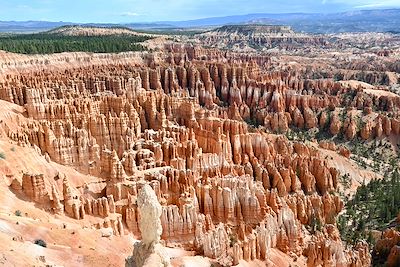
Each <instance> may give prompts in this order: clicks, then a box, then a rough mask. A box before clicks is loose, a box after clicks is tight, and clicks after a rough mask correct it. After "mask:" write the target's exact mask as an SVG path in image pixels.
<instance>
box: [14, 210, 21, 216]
mask: <svg viewBox="0 0 400 267" xmlns="http://www.w3.org/2000/svg"><path fill="white" fill-rule="evenodd" d="M14 214H15V216H18V217H21V216H22V212H21V211H20V210H16V211H15V213H14Z"/></svg>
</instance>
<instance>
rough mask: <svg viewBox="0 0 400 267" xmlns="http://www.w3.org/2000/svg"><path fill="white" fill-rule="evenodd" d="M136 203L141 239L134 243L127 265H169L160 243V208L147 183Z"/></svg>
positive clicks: (139, 266)
mask: <svg viewBox="0 0 400 267" xmlns="http://www.w3.org/2000/svg"><path fill="white" fill-rule="evenodd" d="M137 205H138V210H139V213H140V217H139V229H140V232H141V234H142V241H141V242H137V243H136V244H135V245H134V249H133V255H132V257H131V259H128V260H127V266H136V267H142V266H147V267H153V266H154V267H157V266H171V264H170V259H169V257H168V254H167V253H166V251H165V248H164V247H163V246H162V245H161V244H160V237H161V234H162V226H161V220H160V216H161V212H162V208H161V205H160V203H159V202H158V200H157V196H156V194H155V192H154V190H153V189H152V188H151V187H150V186H149V185H147V184H145V185H144V186H143V187H142V189H141V190H140V192H139V195H138V199H137Z"/></svg>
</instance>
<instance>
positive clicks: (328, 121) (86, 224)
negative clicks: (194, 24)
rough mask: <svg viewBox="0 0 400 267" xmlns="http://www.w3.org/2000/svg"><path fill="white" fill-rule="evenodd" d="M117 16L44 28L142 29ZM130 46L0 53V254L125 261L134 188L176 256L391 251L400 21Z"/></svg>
mask: <svg viewBox="0 0 400 267" xmlns="http://www.w3.org/2000/svg"><path fill="white" fill-rule="evenodd" d="M115 31H116V32H113V31H111V32H109V31H108V30H106V29H104V28H102V29H94V28H82V27H77V28H74V27H72V28H62V29H58V30H55V31H54V32H53V33H51V34H59V35H63V34H65V35H67V36H75V35H83V36H91V35H113V34H118V35H123V34H126V35H136V34H138V35H140V36H146V34H145V33H137V32H134V31H129V30H127V29H118V30H115ZM143 47H145V48H146V49H145V51H140V52H121V53H85V52H66V53H57V54H45V55H24V54H15V53H10V52H6V51H0V66H1V67H0V264H1V265H4V266H124V265H126V266H132V265H131V264H132V262H130V259H133V262H134V261H135V259H134V258H135V255H137V253H136V254H135V252H134V247H135V249H136V245H137V244H140V242H141V240H144V239H146V237H148V236H149V235H153V232H147V233H141V230H140V229H144V228H143V227H145V225H143V223H142V224H141V219H142V218H145V217H146V216H147V215H148V214H143V210H141V209H140V208H139V207H138V206H139V202H140V201H141V200H140V199H139V195H140V192H141V191H143V190H142V189H143V188H144V187H146V186H147V185H150V187H151V188H152V191H154V193H155V196H156V199H157V202H158V203H159V204H160V205H161V206H160V210H159V211H160V214H161V215H160V216H159V224H160V226H161V228H162V233H161V234H159V236H157V234H156V237H155V239H154V240H155V241H154V242H155V243H157V244H156V245H157V246H159V247H160V248H161V247H162V249H163V250H165V252H166V254H167V256H168V258H169V262H170V264H171V265H172V266H279V267H281V266H282V267H283V266H354V267H356V266H357V267H358V266H360V267H361V266H371V265H376V266H378V264H387V266H398V265H397V264H400V233H399V230H400V227H399V225H400V212H399V208H400V178H399V176H398V170H399V167H400V156H399V155H400V151H399V150H400V112H399V110H400V35H396V34H391V33H348V34H327V35H311V34H305V33H296V32H294V31H293V30H291V29H290V28H289V27H271V26H268V27H267V26H254V25H249V26H226V27H222V28H218V29H215V30H210V31H207V32H204V33H199V34H194V35H156V34H151V35H149V40H146V41H144V42H143ZM375 184H376V185H375ZM374 185H375V186H374ZM368 186H370V187H368ZM365 188H369V189H371V190H373V189H374V188H380V189H379V190H380V191H384V192H385V193H384V194H385V196H381V195H379V201H382V202H378V200H377V201H375V198H377V196H378V193H375V191H369V193H368V192H367V193H365V192H364V191H365ZM382 188H383V189H382ZM363 190H364V191H363ZM382 198H384V200H382ZM371 199H373V200H371ZM384 201H386V202H384ZM374 203H384V204H382V205H384V206H385V207H386V204H385V203H388V204H387V208H386V209H385V210H381V209H380V208H377V207H375V206H374ZM150 204H151V203H150ZM382 205H381V206H382ZM363 209H364V210H363ZM369 210H371V212H369ZM372 210H374V211H372ZM149 212H150V211H149ZM145 215H146V216H145ZM366 216H367V217H366ZM368 216H369V217H368ZM156 221H158V218H157V220H156ZM149 224H150V226H151V225H153V224H154V227H153V228H151V227H150V229H156V228H157V229H158V228H159V227H158V224H157V223H156V222H154V223H153V222H151V223H149ZM155 231H156V230H155ZM143 237H145V238H143ZM135 244H136V245H135ZM153 245H154V244H152V246H153ZM146 253H147V252H146ZM151 253H153V254H154V253H156V252H154V251H150V252H149V255H152V254H151ZM132 257H133V258H132ZM128 259H129V260H128ZM145 265H146V264H145ZM147 266H152V265H151V264H150V263H147Z"/></svg>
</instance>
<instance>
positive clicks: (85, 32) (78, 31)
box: [46, 25, 143, 36]
mask: <svg viewBox="0 0 400 267" xmlns="http://www.w3.org/2000/svg"><path fill="white" fill-rule="evenodd" d="M46 33H48V34H56V35H63V36H107V35H143V34H142V33H138V32H135V31H134V30H132V29H130V28H126V27H99V26H80V25H69V26H62V27H58V28H55V29H52V30H50V31H47V32H46Z"/></svg>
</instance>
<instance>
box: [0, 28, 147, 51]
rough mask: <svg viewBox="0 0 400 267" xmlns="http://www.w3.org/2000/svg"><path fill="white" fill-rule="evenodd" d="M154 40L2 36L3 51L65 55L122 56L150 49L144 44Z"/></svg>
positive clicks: (117, 37)
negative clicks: (86, 53)
mask: <svg viewBox="0 0 400 267" xmlns="http://www.w3.org/2000/svg"><path fill="white" fill-rule="evenodd" d="M150 38H151V37H148V36H132V35H108V36H61V35H54V34H44V33H41V34H19V35H9V36H2V37H0V50H5V51H8V52H13V53H21V54H52V53H61V52H93V53H118V52H127V51H144V50H146V49H145V47H143V46H142V45H141V44H140V43H141V42H144V41H146V40H148V39H150Z"/></svg>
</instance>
